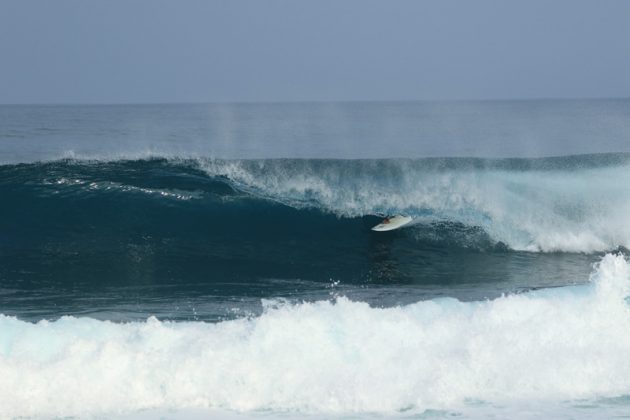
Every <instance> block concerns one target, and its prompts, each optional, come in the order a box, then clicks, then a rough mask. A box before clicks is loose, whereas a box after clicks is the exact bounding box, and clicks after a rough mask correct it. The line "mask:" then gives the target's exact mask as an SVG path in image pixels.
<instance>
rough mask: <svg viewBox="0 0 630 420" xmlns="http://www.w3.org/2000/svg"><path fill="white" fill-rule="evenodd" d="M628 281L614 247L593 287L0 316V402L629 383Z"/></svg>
mask: <svg viewBox="0 0 630 420" xmlns="http://www.w3.org/2000/svg"><path fill="white" fill-rule="evenodd" d="M629 282H630V267H629V265H628V262H627V261H626V259H625V257H623V256H622V255H611V254H608V255H606V256H605V257H604V258H603V259H602V260H601V262H600V263H599V264H598V265H597V266H596V269H595V271H594V273H593V274H592V276H591V283H590V284H588V285H584V286H573V287H567V288H561V289H548V290H541V291H535V292H530V293H524V294H519V295H509V296H504V297H501V298H498V299H495V300H491V301H478V302H471V303H464V302H460V301H457V300H454V299H439V300H431V301H423V302H418V303H415V304H411V305H407V306H404V307H397V308H374V307H370V306H369V305H367V304H365V303H358V302H352V301H350V300H348V299H346V298H339V299H337V301H335V302H330V301H320V302H315V303H303V304H295V305H291V304H286V303H282V302H277V301H276V302H267V303H266V309H265V312H264V313H263V314H262V315H261V316H259V317H256V318H243V319H237V320H232V321H224V322H220V323H216V324H208V323H202V322H182V323H173V322H160V321H158V320H157V319H155V318H150V319H148V320H147V321H146V322H133V323H125V324H116V323H112V322H103V321H96V320H93V319H88V318H72V317H64V318H62V319H60V320H58V321H55V322H48V321H40V322H38V323H36V324H31V323H27V322H23V321H20V320H18V319H16V318H13V317H7V316H1V317H0V377H1V378H2V381H0V406H2V407H3V415H6V416H8V417H17V416H42V417H45V416H84V415H86V416H87V415H110V414H115V413H118V414H120V413H130V412H135V411H137V410H144V409H165V410H168V409H189V408H204V409H220V410H231V411H238V412H250V411H254V410H266V411H269V410H271V411H272V412H296V413H305V414H329V415H331V414H351V413H355V414H356V413H359V414H360V413H364V414H365V413H377V414H383V415H389V414H395V413H400V412H405V413H411V414H413V413H417V414H420V413H423V412H425V410H447V411H449V412H461V413H466V412H467V410H472V409H474V407H472V406H471V405H470V404H471V403H470V402H471V401H477V402H478V403H482V404H493V405H494V404H499V405H503V406H508V407H509V406H510V405H511V404H513V405H515V406H517V405H518V404H520V403H522V402H523V401H531V402H533V403H542V404H544V403H547V402H549V403H554V402H558V401H567V400H568V401H571V400H581V399H586V400H589V399H591V400H595V399H597V398H602V397H616V396H621V395H628V394H630V363H628V361H627V355H628V354H630V332H629V331H630V329H629V328H628V326H629V325H630V309H629V307H628V303H627V302H626V298H627V296H628V292H629V291H630V289H629V288H630V283H629ZM475 404H477V403H475ZM473 405H474V404H473Z"/></svg>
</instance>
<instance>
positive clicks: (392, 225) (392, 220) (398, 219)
mask: <svg viewBox="0 0 630 420" xmlns="http://www.w3.org/2000/svg"><path fill="white" fill-rule="evenodd" d="M412 220H413V218H411V217H409V216H401V215H398V216H393V217H387V218H385V219H383V221H382V222H381V223H379V224H378V225H376V226H374V227H373V228H372V230H375V231H377V232H386V231H388V230H394V229H398V228H401V227H403V226H405V225H406V224H407V223H409V222H411V221H412Z"/></svg>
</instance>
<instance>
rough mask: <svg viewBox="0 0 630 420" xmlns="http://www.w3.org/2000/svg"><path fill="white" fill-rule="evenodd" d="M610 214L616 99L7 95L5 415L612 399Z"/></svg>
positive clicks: (442, 414)
mask: <svg viewBox="0 0 630 420" xmlns="http://www.w3.org/2000/svg"><path fill="white" fill-rule="evenodd" d="M393 214H405V215H409V216H412V217H413V218H414V220H413V222H412V223H411V224H410V225H408V226H405V227H404V228H401V229H399V230H396V231H392V232H373V231H371V230H370V228H371V227H372V226H374V225H376V224H377V223H379V222H380V220H381V218H382V217H383V216H384V215H393ZM629 215H630V100H623V99H615V100H612V99H611V100H571V101H569V100H541V101H481V102H400V103H398V102H391V103H386V102H383V103H377V102H375V103H367V102H356V103H352V102H348V103H269V104H194V105H185V104H178V105H175V104H173V105H72V106H70V105H68V106H61V105H58V106H54V105H50V106H34V105H33V106H30V105H21V106H10V105H3V106H0V418H36V419H39V418H95V417H96V418H120V419H131V418H147V419H148V418H174V419H184V418H208V417H211V418H226V417H228V418H235V419H242V418H255V419H259V418H263V419H270V418H283V419H289V418H290V419H294V418H297V419H315V418H330V417H335V418H348V419H355V418H365V417H368V418H374V419H380V418H404V419H407V418H451V417H453V416H454V417H456V418H540V417H543V418H544V417H547V418H610V417H615V416H617V417H627V416H630V304H629V302H630V265H629V264H630V262H629V260H628V249H630V221H629V220H630V219H629Z"/></svg>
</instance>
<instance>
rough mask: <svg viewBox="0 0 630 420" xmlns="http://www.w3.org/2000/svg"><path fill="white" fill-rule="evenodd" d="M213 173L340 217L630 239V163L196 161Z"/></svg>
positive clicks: (518, 245) (577, 247)
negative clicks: (515, 165)
mask: <svg viewBox="0 0 630 420" xmlns="http://www.w3.org/2000/svg"><path fill="white" fill-rule="evenodd" d="M201 165H202V167H203V168H204V169H205V170H206V171H208V173H210V174H212V175H224V176H227V177H228V178H230V179H232V180H233V181H234V182H236V183H237V184H238V185H240V186H241V188H243V189H246V190H250V191H253V192H256V193H258V194H260V195H262V196H264V197H267V198H270V199H273V200H278V201H281V202H283V203H286V204H289V205H292V206H296V207H299V206H309V205H316V206H319V207H322V208H324V209H326V210H328V211H331V212H334V213H336V214H338V215H340V216H361V215H366V214H377V213H389V214H395V213H404V214H408V215H412V216H415V217H417V218H419V219H420V220H423V221H425V222H434V221H443V220H446V221H453V222H459V223H463V224H465V225H469V226H479V227H482V228H483V229H484V230H485V231H486V232H487V233H488V234H489V235H490V237H491V238H492V239H494V240H495V241H501V242H503V243H505V244H507V245H508V246H510V247H511V248H512V249H516V250H527V251H545V252H554V251H566V252H595V251H609V250H613V249H616V248H617V247H619V246H623V247H626V248H630V223H628V222H627V220H628V218H627V215H628V214H630V190H628V188H627V185H630V168H629V167H628V166H610V167H601V168H592V169H580V170H523V171H520V170H513V171H508V170H498V169H461V170H457V169H450V170H436V169H431V168H429V169H425V168H423V167H422V166H418V163H417V162H413V161H406V160H398V161H396V160H391V161H387V162H383V161H381V162H380V163H379V161H364V162H360V163H357V162H356V161H355V162H350V163H349V162H339V161H337V162H334V161H329V162H328V163H322V162H318V161H258V162H256V163H252V162H251V161H249V162H248V161H202V162H201Z"/></svg>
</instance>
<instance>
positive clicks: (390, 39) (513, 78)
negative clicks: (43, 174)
mask: <svg viewBox="0 0 630 420" xmlns="http://www.w3.org/2000/svg"><path fill="white" fill-rule="evenodd" d="M629 22H630V1H626V0H602V1H590V0H589V1H583V0H528V1H513V0H496V1H488V0H476V1H464V0H461V1H454V0H428V1H422V0H387V1H386V0H383V1H374V0H317V1H315V0H313V1H306V0H177V1H175V0H169V1H165V0H101V1H93V0H54V1H51V0H0V103H5V104H7V103H8V104H18V103H166V102H266V101H271V102H276V101H359V100H477V99H482V100H483V99H533V98H592V97H615V98H619V97H630V24H629Z"/></svg>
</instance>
